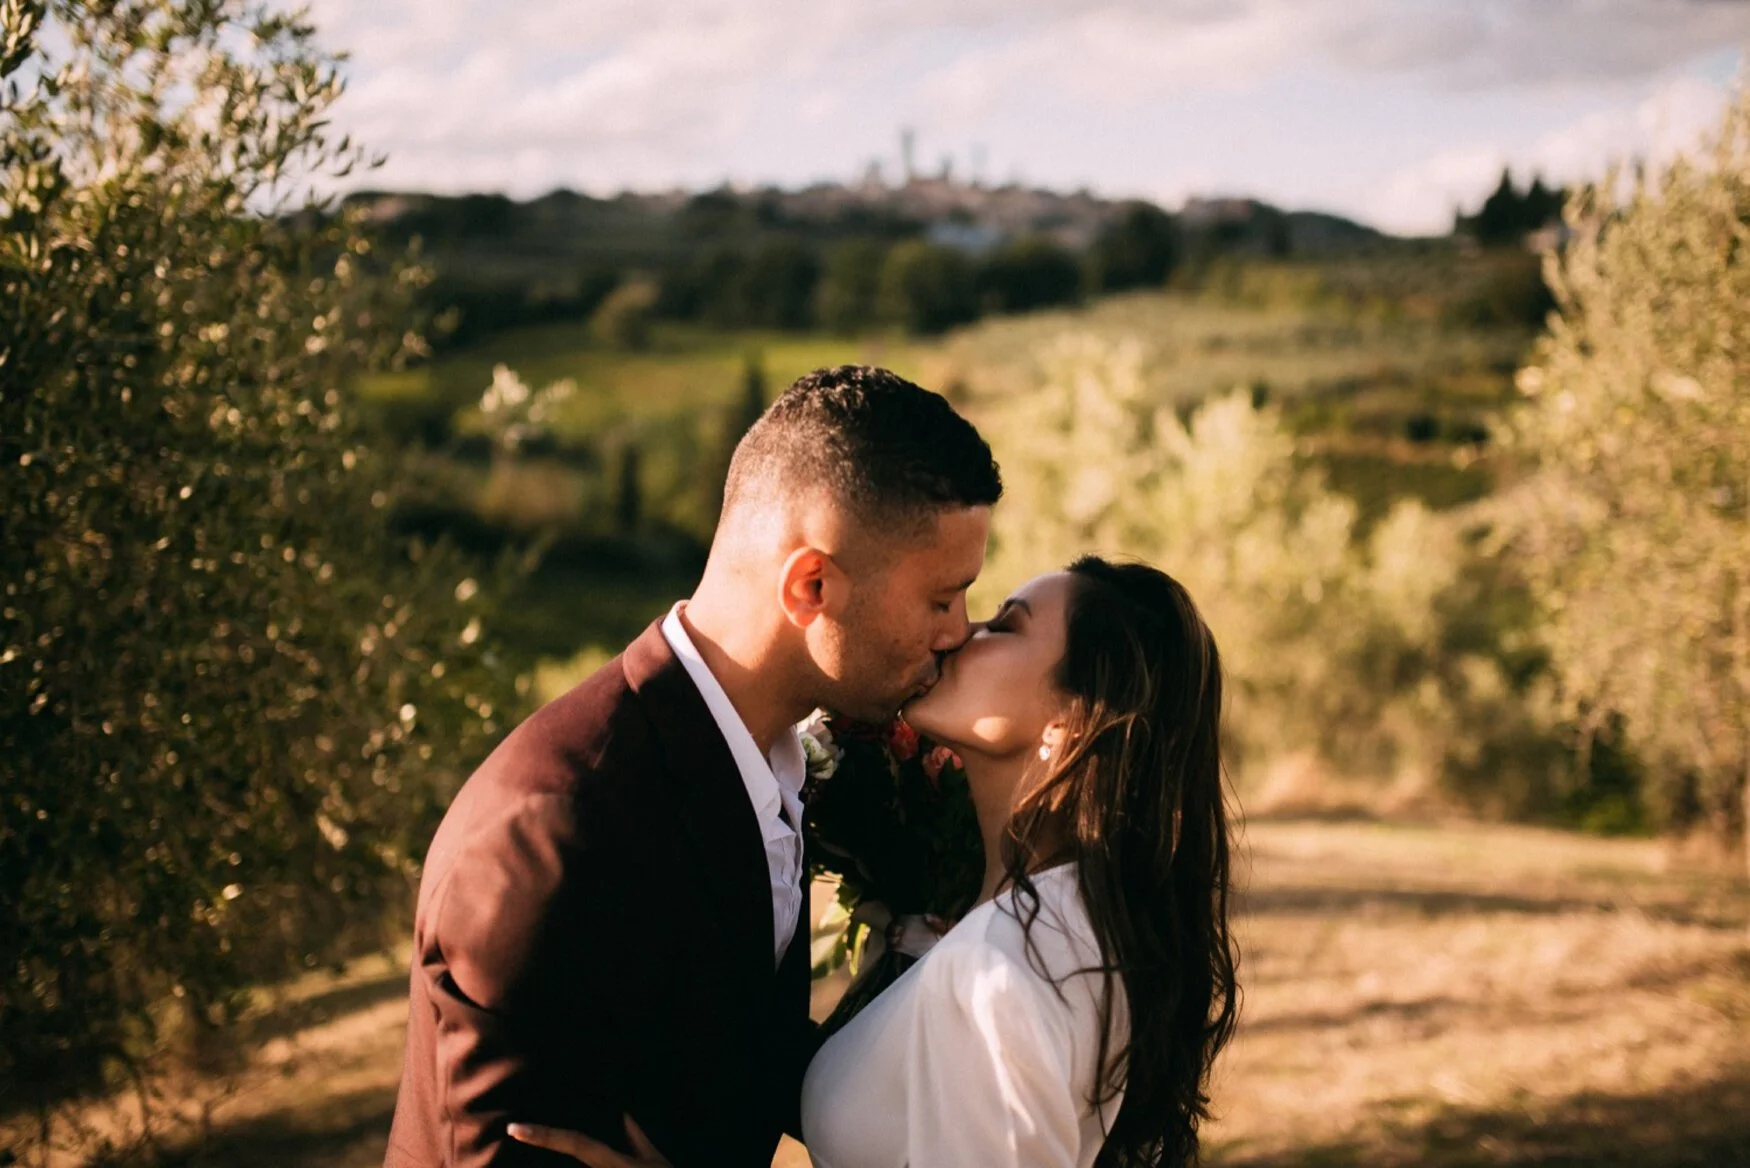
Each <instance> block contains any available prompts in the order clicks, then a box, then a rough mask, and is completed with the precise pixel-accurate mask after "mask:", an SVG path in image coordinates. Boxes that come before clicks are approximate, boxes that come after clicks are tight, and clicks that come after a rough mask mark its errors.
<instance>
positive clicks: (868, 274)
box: [815, 239, 886, 333]
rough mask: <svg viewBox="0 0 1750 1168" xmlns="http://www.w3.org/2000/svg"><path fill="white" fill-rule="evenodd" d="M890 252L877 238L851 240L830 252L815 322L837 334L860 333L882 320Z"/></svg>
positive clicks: (817, 299) (817, 293)
mask: <svg viewBox="0 0 1750 1168" xmlns="http://www.w3.org/2000/svg"><path fill="white" fill-rule="evenodd" d="M885 255H886V252H885V250H884V249H883V247H882V245H881V244H880V243H878V242H876V241H875V240H873V239H850V240H846V241H845V242H843V243H841V244H839V245H837V246H836V247H834V248H833V249H832V250H831V251H829V252H828V253H827V257H826V266H825V270H824V272H823V274H822V276H821V281H820V287H819V289H818V290H817V291H816V293H815V295H816V303H815V319H816V320H817V321H818V322H819V323H820V325H821V327H822V328H825V329H828V330H830V331H832V332H836V333H857V332H862V331H863V330H865V329H867V328H869V327H870V326H871V325H873V324H875V323H876V321H877V320H878V318H879V311H880V296H881V264H882V260H883V258H884V257H885Z"/></svg>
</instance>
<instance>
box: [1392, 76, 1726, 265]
mask: <svg viewBox="0 0 1750 1168" xmlns="http://www.w3.org/2000/svg"><path fill="white" fill-rule="evenodd" d="M1730 93H1731V91H1730V89H1729V88H1728V87H1726V86H1721V85H1714V84H1710V83H1708V82H1706V81H1702V80H1699V79H1696V78H1693V77H1679V78H1677V79H1675V80H1673V81H1671V82H1669V83H1667V84H1665V85H1663V86H1661V87H1659V88H1658V89H1657V90H1656V91H1654V92H1653V93H1652V94H1650V95H1649V96H1647V97H1646V98H1644V99H1642V100H1641V101H1639V102H1635V103H1632V104H1628V105H1623V106H1619V107H1615V108H1609V109H1603V110H1598V111H1596V112H1593V113H1589V114H1587V115H1585V116H1584V117H1581V118H1579V119H1578V120H1576V121H1574V122H1571V123H1570V124H1568V125H1566V126H1563V127H1561V128H1559V129H1557V130H1554V131H1552V132H1550V133H1546V134H1543V135H1541V136H1540V137H1538V138H1537V139H1535V140H1534V141H1532V142H1530V143H1527V144H1525V145H1522V146H1519V147H1504V146H1496V145H1483V144H1471V145H1465V146H1457V147H1453V148H1451V149H1448V150H1443V151H1441V152H1440V153H1438V154H1436V155H1434V156H1433V157H1431V158H1428V159H1426V160H1425V161H1423V162H1420V163H1417V164H1416V165H1414V166H1411V167H1407V168H1406V169H1404V170H1403V171H1401V172H1399V173H1398V174H1397V175H1395V176H1393V177H1392V178H1391V179H1390V180H1388V181H1387V182H1386V183H1385V185H1384V186H1383V187H1382V188H1381V189H1380V191H1379V192H1378V194H1377V195H1375V196H1373V197H1372V198H1370V199H1369V200H1368V202H1367V205H1366V206H1365V207H1364V208H1362V213H1363V214H1364V215H1365V217H1366V218H1367V219H1368V221H1369V222H1372V223H1374V224H1376V225H1378V226H1380V227H1382V228H1384V229H1386V230H1389V231H1397V232H1402V233H1404V234H1424V233H1433V232H1441V231H1445V230H1446V229H1447V228H1449V227H1450V226H1451V225H1452V214H1453V211H1454V210H1455V209H1457V208H1465V209H1467V210H1475V209H1476V207H1477V206H1478V205H1479V204H1480V203H1481V202H1482V200H1483V198H1484V197H1485V196H1486V195H1487V194H1488V193H1489V192H1490V191H1491V190H1493V189H1494V187H1495V184H1496V183H1497V182H1499V181H1500V178H1501V170H1502V168H1503V167H1510V168H1512V170H1513V172H1514V174H1515V176H1516V177H1517V179H1518V181H1519V182H1520V183H1521V184H1523V183H1526V182H1528V181H1529V180H1530V178H1531V176H1532V175H1533V174H1541V175H1542V176H1543V178H1544V181H1545V182H1546V183H1549V184H1550V185H1574V184H1580V183H1586V182H1592V181H1597V180H1600V179H1602V178H1603V177H1604V176H1605V175H1606V173H1607V172H1608V171H1609V169H1610V168H1611V166H1613V165H1617V164H1626V163H1632V162H1637V161H1638V162H1645V163H1647V164H1648V165H1649V166H1652V167H1654V168H1658V167H1663V166H1665V165H1668V164H1669V163H1670V162H1671V161H1672V160H1673V159H1675V158H1676V157H1677V156H1678V155H1679V154H1682V153H1687V152H1693V151H1695V150H1696V148H1697V147H1698V146H1700V145H1701V144H1702V143H1703V142H1704V141H1705V140H1706V139H1707V138H1708V137H1709V136H1710V135H1712V134H1713V133H1714V132H1716V131H1717V130H1718V128H1719V126H1720V124H1721V118H1722V116H1723V113H1724V110H1725V107H1726V103H1727V101H1728V100H1729V98H1730Z"/></svg>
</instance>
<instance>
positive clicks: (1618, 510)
mask: <svg viewBox="0 0 1750 1168" xmlns="http://www.w3.org/2000/svg"><path fill="white" fill-rule="evenodd" d="M1566 219H1567V223H1568V225H1569V227H1570V229H1571V231H1572V232H1573V237H1572V241H1571V242H1570V243H1569V244H1568V246H1567V247H1566V248H1565V249H1564V250H1563V251H1562V252H1561V253H1560V254H1558V255H1555V256H1552V257H1550V258H1549V260H1548V261H1547V263H1546V275H1547V277H1548V280H1549V283H1550V286H1551V288H1552V289H1553V291H1554V293H1555V297H1556V300H1557V303H1558V305H1559V309H1560V312H1559V317H1558V318H1556V319H1554V320H1553V322H1552V323H1551V326H1550V329H1549V332H1548V334H1547V335H1546V336H1545V337H1544V338H1543V339H1542V341H1541V342H1540V344H1539V347H1538V349H1537V351H1536V353H1535V355H1534V357H1533V359H1532V360H1531V362H1530V363H1529V364H1527V366H1526V367H1525V368H1524V369H1523V370H1522V371H1521V373H1520V376H1519V384H1520V387H1521V389H1522V390H1523V391H1524V392H1525V393H1526V394H1527V395H1528V401H1527V403H1526V405H1525V406H1524V408H1523V409H1522V410H1521V411H1520V413H1519V415H1518V417H1517V420H1516V424H1515V427H1514V431H1515V438H1516V440H1517V442H1518V443H1519V445H1520V447H1521V449H1522V450H1523V451H1524V453H1526V454H1527V455H1529V456H1530V457H1531V458H1532V459H1535V461H1536V466H1537V470H1536V472H1535V474H1533V475H1532V476H1531V477H1530V478H1529V479H1528V480H1527V481H1526V482H1525V483H1523V484H1522V485H1521V486H1520V487H1519V488H1518V490H1517V491H1516V492H1515V495H1514V496H1513V500H1512V503H1513V508H1512V511H1513V513H1514V514H1515V516H1516V519H1517V524H1516V531H1515V533H1514V534H1515V537H1516V539H1517V541H1518V548H1519V550H1520V551H1521V553H1522V555H1523V558H1524V561H1525V564H1526V570H1527V571H1528V573H1529V574H1530V575H1531V578H1532V579H1533V582H1534V584H1535V586H1536V588H1537V591H1538V594H1539V595H1540V597H1541V599H1542V602H1543V603H1542V607H1543V611H1544V614H1545V621H1546V629H1547V638H1548V643H1549V646H1550V650H1551V658H1552V663H1553V665H1554V667H1555V670H1556V673H1557V675H1558V677H1559V678H1560V681H1561V684H1562V691H1563V696H1564V700H1565V701H1566V703H1567V704H1568V706H1569V708H1570V711H1571V713H1572V714H1573V715H1574V716H1575V717H1576V718H1577V719H1578V720H1579V722H1580V724H1581V725H1582V726H1583V727H1585V728H1586V729H1587V730H1589V731H1591V732H1594V733H1595V732H1597V731H1599V730H1601V729H1605V728H1608V727H1611V726H1620V727H1621V728H1622V731H1623V733H1624V734H1626V736H1627V739H1628V741H1629V743H1630V744H1631V745H1632V747H1633V749H1634V750H1635V751H1636V753H1638V754H1639V755H1640V756H1641V757H1642V758H1643V760H1645V762H1646V763H1648V764H1649V766H1650V768H1651V773H1652V775H1653V776H1654V778H1653V782H1652V784H1651V787H1652V790H1651V792H1650V793H1651V794H1652V795H1654V797H1655V807H1656V809H1658V810H1661V811H1662V812H1663V814H1664V816H1665V818H1666V820H1667V822H1669V823H1670V824H1671V825H1673V826H1678V827H1682V826H1688V824H1687V823H1686V821H1694V820H1700V821H1702V822H1705V823H1707V824H1709V825H1711V826H1712V827H1713V828H1714V829H1715V830H1716V831H1717V832H1719V833H1720V834H1722V835H1724V836H1726V837H1727V838H1728V839H1729V838H1730V837H1731V835H1732V834H1734V833H1735V832H1736V831H1738V830H1742V831H1745V832H1750V802H1747V801H1750V311H1747V306H1750V96H1746V95H1744V94H1740V95H1739V96H1738V98H1737V100H1736V103H1735V105H1734V106H1733V107H1732V108H1731V109H1730V110H1729V111H1728V113H1727V115H1726V117H1725V119H1724V122H1723V124H1722V126H1721V127H1720V131H1719V134H1718V136H1717V138H1715V139H1714V140H1713V141H1712V142H1711V144H1710V145H1709V146H1708V147H1707V148H1706V149H1705V150H1704V151H1702V152H1701V153H1700V154H1698V155H1697V156H1696V157H1694V158H1689V159H1684V160H1681V161H1679V162H1677V163H1676V164H1675V165H1673V166H1671V167H1670V168H1668V169H1667V170H1665V171H1663V172H1661V173H1656V174H1650V175H1649V174H1642V175H1640V176H1638V177H1637V178H1636V179H1635V180H1634V181H1633V182H1632V183H1623V182H1621V181H1619V179H1618V178H1616V177H1613V178H1612V179H1610V180H1608V181H1606V182H1604V183H1601V184H1598V185H1595V186H1592V187H1590V188H1588V189H1586V190H1583V191H1581V192H1579V193H1577V194H1576V196H1575V197H1574V198H1573V199H1572V200H1571V201H1570V202H1569V204H1568V207H1567V212H1566ZM1746 842H1747V843H1750V838H1747V840H1746ZM1746 852H1747V854H1750V847H1747V848H1746Z"/></svg>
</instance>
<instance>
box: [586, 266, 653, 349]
mask: <svg viewBox="0 0 1750 1168" xmlns="http://www.w3.org/2000/svg"><path fill="white" fill-rule="evenodd" d="M657 296H658V291H657V288H656V285H654V284H652V283H650V282H649V281H647V280H628V281H626V282H625V283H624V284H621V285H620V286H619V287H618V288H616V289H614V290H613V292H612V293H610V294H609V295H608V297H607V298H606V299H605V300H603V301H602V302H601V305H600V306H599V307H598V308H597V309H596V310H595V313H594V315H592V316H591V317H590V320H589V327H590V331H591V332H593V333H595V335H596V336H597V337H598V338H599V339H600V340H602V341H603V342H604V343H606V344H608V345H611V346H613V347H614V348H616V349H627V350H631V351H633V352H636V351H638V350H641V349H647V348H649V347H650V325H651V319H652V318H653V317H654V316H655V311H656V301H657Z"/></svg>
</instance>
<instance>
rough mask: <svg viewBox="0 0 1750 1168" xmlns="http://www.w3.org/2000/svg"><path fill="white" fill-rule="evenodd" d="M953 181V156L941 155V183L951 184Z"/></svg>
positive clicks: (944, 184)
mask: <svg viewBox="0 0 1750 1168" xmlns="http://www.w3.org/2000/svg"><path fill="white" fill-rule="evenodd" d="M953 183H954V156H953V155H952V154H944V155H942V185H943V186H952V185H953Z"/></svg>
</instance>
